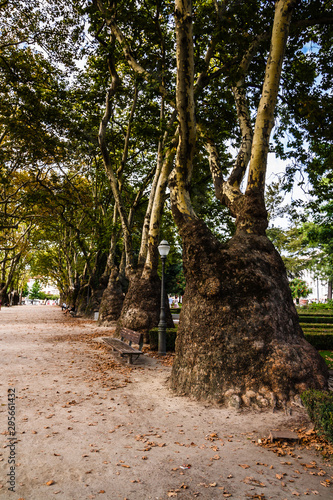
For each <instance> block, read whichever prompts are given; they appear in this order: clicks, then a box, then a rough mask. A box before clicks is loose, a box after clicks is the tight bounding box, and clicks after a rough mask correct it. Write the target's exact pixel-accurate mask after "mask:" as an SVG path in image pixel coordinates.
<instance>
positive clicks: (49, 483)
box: [46, 479, 55, 486]
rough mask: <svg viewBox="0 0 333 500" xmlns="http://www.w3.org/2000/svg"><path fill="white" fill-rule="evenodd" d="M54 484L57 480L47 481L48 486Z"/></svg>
mask: <svg viewBox="0 0 333 500" xmlns="http://www.w3.org/2000/svg"><path fill="white" fill-rule="evenodd" d="M52 484H55V481H53V479H52V480H51V481H48V482H47V483H46V486H51V485H52Z"/></svg>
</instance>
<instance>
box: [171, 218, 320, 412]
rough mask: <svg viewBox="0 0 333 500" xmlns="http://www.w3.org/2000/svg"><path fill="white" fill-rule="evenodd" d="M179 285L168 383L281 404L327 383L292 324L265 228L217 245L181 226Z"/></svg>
mask: <svg viewBox="0 0 333 500" xmlns="http://www.w3.org/2000/svg"><path fill="white" fill-rule="evenodd" d="M181 233H182V238H183V249H184V252H183V262H184V271H185V276H186V291H185V296H184V298H183V307H182V312H181V315H180V324H179V330H178V336H177V344H176V357H175V361H174V365H173V369H172V376H171V386H172V388H173V389H174V390H175V391H176V392H177V393H180V394H187V395H191V396H194V397H196V398H198V399H205V400H210V401H212V402H217V403H222V404H230V405H233V406H236V407H239V406H241V405H245V406H257V407H268V406H273V407H274V406H278V405H280V404H286V403H288V402H290V401H292V400H293V398H295V396H296V395H298V394H300V393H301V392H302V391H304V390H305V389H308V388H316V389H325V388H326V387H327V368H326V365H325V363H324V361H323V360H322V358H321V356H320V355H319V354H318V352H317V351H316V349H315V348H314V347H312V346H311V345H310V344H309V343H308V342H306V340H305V338H304V335H303V332H302V330H301V328H300V326H299V322H298V317H297V312H296V310H295V307H294V304H293V301H292V297H291V292H290V289H289V285H288V281H287V276H286V271H285V268H284V265H283V262H282V259H281V257H280V256H279V254H278V253H277V251H276V250H275V248H274V246H273V245H272V243H271V242H270V241H269V240H268V238H267V237H266V236H265V235H264V234H261V235H258V234H253V233H252V234H251V233H248V232H246V231H239V232H238V233H237V234H236V235H235V236H234V237H233V238H232V239H231V240H230V241H229V242H228V243H226V244H221V243H219V242H218V241H217V240H216V238H215V237H214V236H213V235H212V234H211V233H210V231H209V230H208V229H207V227H206V226H205V224H204V223H203V222H202V221H200V220H196V219H192V218H188V221H187V223H184V224H183V225H182V228H181Z"/></svg>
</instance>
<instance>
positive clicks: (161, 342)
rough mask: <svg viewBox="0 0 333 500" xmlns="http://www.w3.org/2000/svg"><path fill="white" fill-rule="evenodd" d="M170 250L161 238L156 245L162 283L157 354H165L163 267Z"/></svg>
mask: <svg viewBox="0 0 333 500" xmlns="http://www.w3.org/2000/svg"><path fill="white" fill-rule="evenodd" d="M169 250H170V245H169V243H168V242H167V241H165V240H163V241H161V243H160V244H159V245H158V252H159V254H160V256H161V260H162V283H161V313H160V322H159V324H158V354H161V355H162V356H165V354H166V321H165V283H164V268H165V261H166V258H167V255H168V253H169Z"/></svg>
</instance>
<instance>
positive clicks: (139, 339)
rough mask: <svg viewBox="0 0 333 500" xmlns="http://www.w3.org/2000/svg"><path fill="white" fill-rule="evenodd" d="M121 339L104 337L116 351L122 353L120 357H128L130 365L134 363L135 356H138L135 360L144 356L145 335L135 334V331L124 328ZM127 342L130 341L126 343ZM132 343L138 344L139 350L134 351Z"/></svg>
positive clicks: (121, 331)
mask: <svg viewBox="0 0 333 500" xmlns="http://www.w3.org/2000/svg"><path fill="white" fill-rule="evenodd" d="M119 333H120V338H121V340H119V339H115V338H112V337H104V338H103V340H104V342H106V343H107V344H108V345H109V346H110V347H112V349H113V350H114V351H117V352H119V353H120V356H121V357H122V358H123V357H124V356H128V360H127V361H128V363H130V364H132V363H133V356H136V358H135V359H138V357H139V356H140V355H141V354H143V352H142V346H143V335H142V333H138V332H135V331H134V330H129V329H128V328H122V329H121V330H120V332H119ZM125 341H128V343H126V342H125ZM132 343H134V344H138V346H139V349H134V347H132Z"/></svg>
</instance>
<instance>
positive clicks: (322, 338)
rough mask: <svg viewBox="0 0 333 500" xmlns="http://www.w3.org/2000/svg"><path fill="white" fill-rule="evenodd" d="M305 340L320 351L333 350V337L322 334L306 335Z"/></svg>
mask: <svg viewBox="0 0 333 500" xmlns="http://www.w3.org/2000/svg"><path fill="white" fill-rule="evenodd" d="M304 336H305V339H306V340H307V341H308V342H309V343H310V344H311V345H313V347H315V348H316V349H318V351H326V350H327V351H332V350H333V335H332V334H326V335H325V334H320V333H304Z"/></svg>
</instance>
